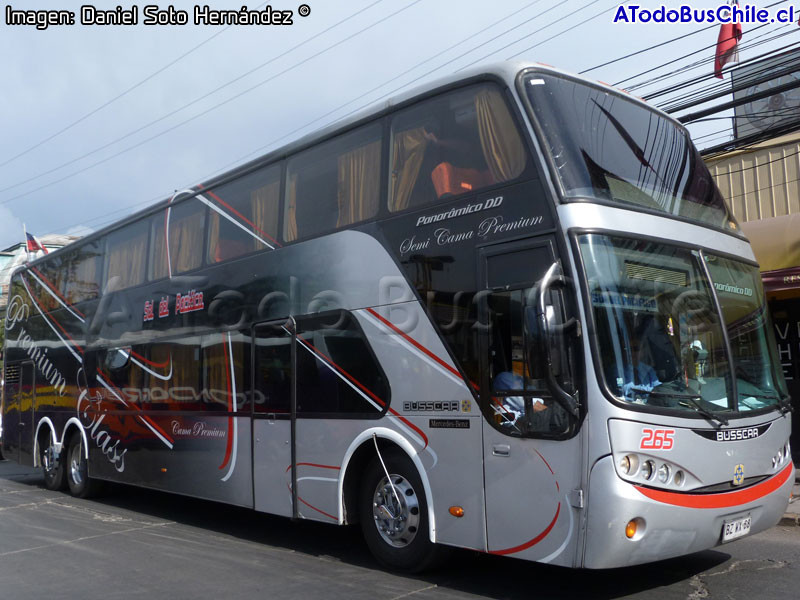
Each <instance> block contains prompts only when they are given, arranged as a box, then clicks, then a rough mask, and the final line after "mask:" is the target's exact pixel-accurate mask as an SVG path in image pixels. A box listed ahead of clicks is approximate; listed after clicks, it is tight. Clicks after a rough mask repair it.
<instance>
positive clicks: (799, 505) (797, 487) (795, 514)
mask: <svg viewBox="0 0 800 600" xmlns="http://www.w3.org/2000/svg"><path fill="white" fill-rule="evenodd" d="M778 525H799V526H800V468H798V469H796V470H795V475H794V488H792V499H791V500H789V506H788V507H787V508H786V513H785V514H784V515H783V518H782V519H781V521H780V523H778Z"/></svg>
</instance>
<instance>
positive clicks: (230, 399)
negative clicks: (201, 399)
mask: <svg viewBox="0 0 800 600" xmlns="http://www.w3.org/2000/svg"><path fill="white" fill-rule="evenodd" d="M222 349H223V352H224V353H225V383H226V385H227V388H228V412H233V392H232V391H231V373H230V369H229V367H228V365H229V364H230V362H229V358H228V344H227V343H225V334H224V333H223V334H222ZM232 431H233V417H232V416H229V417H228V434H227V438H228V443H227V444H226V446H225V459H224V460H223V461H222V464H221V465H220V466H219V468H220V469H224V468H225V466H226V465H227V464H228V462H229V461H230V460H231V453H232V452H233V436H231V432H232Z"/></svg>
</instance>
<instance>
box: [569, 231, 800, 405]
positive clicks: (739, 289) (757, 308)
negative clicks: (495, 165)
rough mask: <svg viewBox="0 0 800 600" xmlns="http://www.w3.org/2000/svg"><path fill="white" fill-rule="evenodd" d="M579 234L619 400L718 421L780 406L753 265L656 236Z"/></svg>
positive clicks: (609, 382) (602, 352)
mask: <svg viewBox="0 0 800 600" xmlns="http://www.w3.org/2000/svg"><path fill="white" fill-rule="evenodd" d="M578 241H579V245H580V249H581V256H582V258H583V263H584V266H585V270H586V276H587V280H588V290H589V295H590V300H591V305H592V313H593V317H594V325H595V330H596V332H597V344H598V346H599V347H598V348H597V350H598V355H599V357H600V359H599V362H600V364H599V365H598V367H599V369H600V371H601V378H602V379H604V380H605V384H606V387H607V389H608V390H610V392H611V393H612V394H613V395H614V396H615V397H617V398H618V399H619V400H622V401H624V402H628V403H635V404H640V405H644V407H654V408H662V409H663V408H669V409H676V410H685V411H695V412H700V413H702V414H707V415H711V416H712V418H714V419H718V420H720V419H725V418H726V417H724V416H719V415H720V414H724V413H727V414H728V416H730V415H731V413H735V412H746V411H752V410H758V409H763V408H768V407H772V406H777V405H782V403H783V401H784V399H785V391H784V389H783V381H782V379H781V378H780V377H779V376H777V375H776V373H775V372H774V370H773V369H772V367H771V364H770V360H772V361H773V363H776V361H775V357H774V356H773V348H774V343H773V341H772V340H771V339H770V338H769V329H768V327H767V326H768V323H769V321H768V319H767V317H766V310H765V305H764V302H763V292H762V289H761V285H760V280H759V276H758V270H757V268H756V267H752V266H750V265H747V264H744V263H741V262H738V261H733V260H731V259H728V258H723V257H719V256H714V255H709V254H701V253H700V252H698V251H694V250H689V249H686V248H681V247H677V246H671V245H667V244H661V243H658V242H653V241H645V240H635V239H628V238H616V237H611V236H606V235H598V234H589V235H583V236H580V237H579V240H578ZM703 260H705V263H706V265H707V267H708V268H707V269H706V268H704V266H703V262H702V261H703ZM706 273H709V274H710V275H711V279H712V281H709V278H708V276H707V275H706ZM712 285H713V286H714V290H716V297H717V298H718V299H719V306H720V308H721V310H722V316H721V317H720V313H719V309H718V308H717V303H716V300H715V293H714V291H713V290H712ZM726 338H727V341H726ZM728 347H730V348H731V352H732V356H731V354H730V353H729V351H728V350H727V348H728Z"/></svg>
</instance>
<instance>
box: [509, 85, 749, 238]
mask: <svg viewBox="0 0 800 600" xmlns="http://www.w3.org/2000/svg"><path fill="white" fill-rule="evenodd" d="M524 85H525V90H526V92H527V95H528V98H529V100H530V103H531V106H532V108H533V116H534V119H535V120H536V121H537V123H538V125H539V130H540V133H541V135H542V137H543V138H544V140H543V144H542V145H543V147H544V148H545V149H546V151H547V152H548V153H549V155H550V159H551V161H552V168H553V169H554V171H555V173H556V175H557V176H558V179H559V180H560V182H561V186H562V188H563V194H564V197H565V198H567V199H571V198H597V199H599V200H603V201H606V202H611V203H615V204H621V205H624V206H627V207H631V208H636V207H639V208H644V209H647V210H651V211H658V212H664V213H669V214H672V215H676V216H679V217H683V218H686V219H690V220H693V221H697V222H699V223H701V224H704V225H711V226H714V227H719V228H722V229H727V230H736V229H738V226H737V224H736V221H735V220H734V218H733V216H732V215H731V213H730V211H729V210H728V207H727V206H726V205H725V202H724V200H723V199H722V196H721V195H720V193H719V191H718V190H717V188H716V186H715V185H714V182H713V180H712V179H711V175H710V174H709V172H708V169H707V168H706V166H705V164H704V163H703V160H702V159H701V157H700V155H699V153H698V152H697V150H696V149H695V147H694V146H693V145H692V142H691V140H690V139H689V134H688V133H687V132H686V130H685V129H684V128H683V127H681V126H680V125H678V124H677V123H675V122H674V121H672V120H670V119H668V118H666V117H665V116H663V115H662V114H660V113H658V112H656V111H654V110H649V109H648V108H647V107H645V106H642V105H641V104H639V103H638V102H635V101H633V100H631V99H628V98H626V97H624V96H622V95H620V94H617V93H614V92H612V91H611V90H609V89H606V88H602V87H599V86H593V85H587V84H585V83H582V82H579V81H577V80H573V79H569V78H566V77H561V76H555V75H549V74H542V73H533V74H531V75H529V76H528V77H527V78H526V79H525V80H524Z"/></svg>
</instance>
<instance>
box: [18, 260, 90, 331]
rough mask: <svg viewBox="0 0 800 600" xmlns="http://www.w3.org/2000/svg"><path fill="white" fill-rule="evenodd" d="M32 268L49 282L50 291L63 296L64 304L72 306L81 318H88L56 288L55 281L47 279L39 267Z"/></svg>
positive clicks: (60, 296)
mask: <svg viewBox="0 0 800 600" xmlns="http://www.w3.org/2000/svg"><path fill="white" fill-rule="evenodd" d="M31 269H32V270H33V271H35V272H36V274H37V275H38V276H39V277H41V278H42V280H44V282H45V283H46V284H47V287H49V288H50V291H51V292H53V293H54V294H55V295H56V296H58V297H59V298H61V299H62V300H63V301H64V304H66V305H67V306H69V307H70V308H71V309H72V310H73V311H75V312H76V313H77V314H78V315H80V317H81V318H84V319H85V318H86V315H84V314H83V313H82V312H81V311H79V310H78V309H77V308H75V307H74V306H73V305H72V304H70V303H69V302H68V301H67V299H66V298H64V296H62V295H61V292H59V291H58V289H57V288H56V286H55V285H53V282H52V281H50V280H49V279H47V277H45V276H44V275H42V272H41V271H40V270H39V269H37V268H36V267H31Z"/></svg>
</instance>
